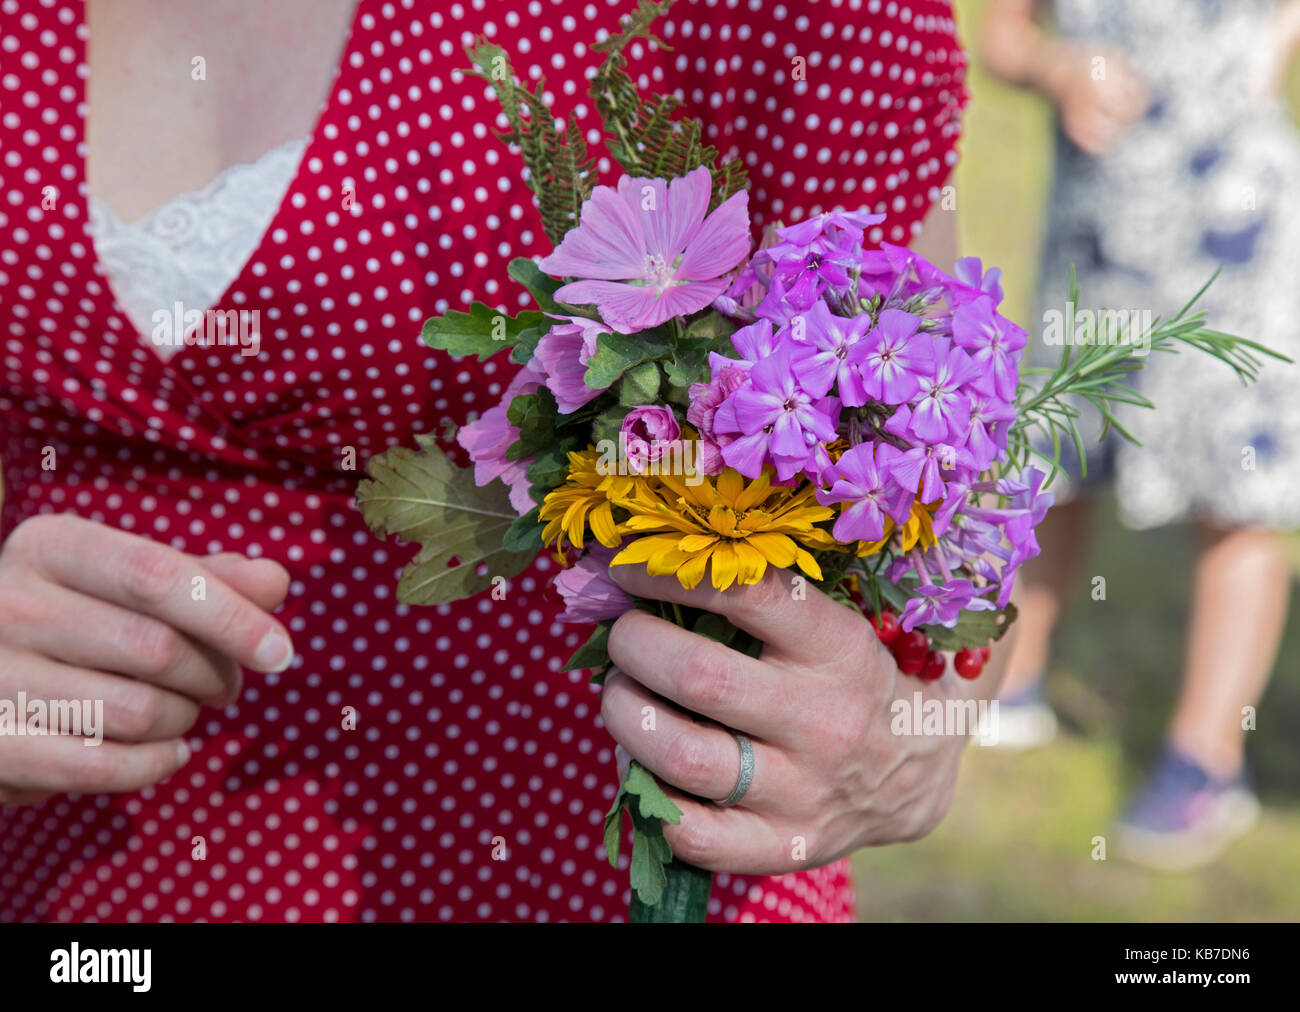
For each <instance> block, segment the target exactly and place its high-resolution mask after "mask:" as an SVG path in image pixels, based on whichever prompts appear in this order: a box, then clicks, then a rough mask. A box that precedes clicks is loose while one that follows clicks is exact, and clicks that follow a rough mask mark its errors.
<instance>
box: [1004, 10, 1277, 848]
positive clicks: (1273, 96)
mask: <svg viewBox="0 0 1300 1012" xmlns="http://www.w3.org/2000/svg"><path fill="white" fill-rule="evenodd" d="M1049 9H1050V11H1051V13H1052V14H1053V15H1054V19H1055V23H1056V30H1055V31H1044V30H1042V29H1040V28H1039V27H1038V25H1037V24H1036V22H1035V17H1036V16H1037V15H1039V14H1044V13H1047V11H1048V10H1049ZM985 39H986V47H985V48H986V53H987V57H988V62H989V65H990V68H991V69H992V70H993V71H994V72H995V73H997V74H998V75H1000V76H1002V77H1004V78H1006V79H1008V80H1012V81H1015V82H1018V83H1022V84H1025V85H1028V86H1030V87H1033V88H1035V89H1037V90H1039V91H1041V92H1042V93H1043V94H1044V95H1045V96H1047V97H1048V98H1049V99H1051V100H1052V101H1053V103H1054V105H1055V106H1056V109H1057V111H1058V114H1059V115H1058V123H1059V130H1058V143H1057V160H1056V171H1055V176H1054V180H1053V193H1052V202H1051V211H1050V220H1049V233H1048V238H1047V243H1046V256H1045V262H1044V270H1043V279H1042V290H1043V291H1044V292H1045V293H1053V292H1059V291H1060V290H1061V287H1060V286H1061V279H1062V278H1064V277H1065V276H1066V272H1067V270H1068V268H1069V265H1070V264H1074V265H1075V266H1076V267H1077V269H1078V274H1079V283H1080V286H1081V289H1082V291H1083V295H1084V298H1085V300H1086V301H1087V303H1088V304H1089V305H1094V306H1105V307H1107V308H1110V309H1115V310H1148V311H1151V312H1153V313H1155V314H1158V315H1161V316H1164V317H1166V318H1167V317H1169V316H1171V315H1172V314H1173V313H1175V312H1177V311H1178V309H1179V308H1180V307H1181V305H1182V303H1183V302H1184V301H1185V300H1186V298H1187V295H1188V294H1189V293H1191V292H1195V291H1197V290H1198V289H1199V288H1200V287H1201V285H1203V284H1204V283H1205V282H1206V281H1207V280H1209V278H1210V277H1211V275H1213V274H1214V273H1215V271H1216V270H1219V269H1221V271H1222V273H1221V274H1220V275H1219V277H1218V278H1217V280H1216V281H1215V283H1214V285H1213V286H1212V287H1211V288H1210V290H1209V291H1208V293H1207V294H1206V296H1205V298H1204V300H1203V301H1202V302H1201V304H1200V308H1203V309H1205V310H1206V312H1207V313H1208V315H1209V318H1210V319H1211V320H1218V321H1221V322H1222V324H1223V325H1224V327H1225V328H1226V329H1228V330H1231V331H1233V332H1234V333H1239V334H1245V335H1247V336H1249V337H1251V338H1253V339H1255V340H1258V341H1261V342H1263V343H1264V344H1265V345H1267V346H1269V347H1270V348H1273V349H1275V350H1277V351H1280V352H1282V353H1284V354H1286V355H1288V356H1290V357H1291V358H1293V359H1294V358H1296V357H1297V355H1300V337H1297V333H1296V326H1295V315H1296V309H1297V308H1300V307H1298V305H1297V301H1296V294H1295V277H1296V273H1297V271H1300V227H1297V219H1296V211H1297V207H1300V141H1298V138H1297V135H1296V131H1295V128H1294V126H1293V125H1292V123H1291V120H1290V116H1289V114H1288V112H1287V110H1286V109H1285V107H1284V105H1283V103H1282V101H1281V98H1280V96H1279V95H1278V90H1279V85H1280V79H1281V76H1282V71H1283V70H1284V69H1285V67H1286V65H1287V63H1288V62H1289V60H1290V57H1291V54H1292V53H1293V52H1294V49H1295V47H1296V45H1297V42H1300V4H1296V3H1294V2H1286V3H1274V2H1273V0H1234V2H1232V3H1227V2H1220V0H1193V2H1182V0H1178V2H1174V0H1144V2H1142V3H1137V2H1134V0H1056V2H1054V3H1052V4H1047V3H1040V2H1036V0H999V2H998V3H997V4H995V5H993V6H992V7H990V8H989V18H988V21H987V23H986V30H985ZM1050 299H1051V295H1050V294H1047V295H1045V296H1044V298H1043V300H1042V301H1043V303H1044V305H1043V308H1044V309H1056V310H1058V311H1060V312H1065V311H1066V307H1065V306H1062V305H1055V306H1054V305H1052V304H1051V302H1050ZM1047 350H1048V351H1049V352H1050V351H1053V349H1047ZM1055 351H1059V349H1055ZM1295 383H1296V372H1295V367H1294V366H1290V365H1286V364H1285V363H1271V364H1270V365H1269V367H1268V368H1267V369H1266V370H1264V373H1263V375H1262V377H1261V379H1260V382H1259V383H1257V384H1252V385H1251V386H1250V388H1249V389H1245V388H1243V387H1242V386H1241V384H1240V383H1238V382H1237V381H1236V379H1235V377H1233V376H1232V374H1231V373H1230V372H1229V371H1228V370H1226V369H1224V368H1223V367H1222V366H1221V365H1220V364H1219V363H1217V362H1214V361H1212V360H1210V359H1209V358H1207V357H1205V356H1200V355H1179V356H1161V357H1160V360H1159V361H1154V360H1153V361H1152V362H1151V363H1150V367H1149V369H1148V370H1147V371H1145V372H1144V373H1143V374H1142V377H1141V385H1142V392H1143V393H1144V394H1146V395H1147V396H1148V397H1149V398H1150V399H1151V400H1152V401H1154V402H1155V403H1156V404H1157V405H1158V406H1159V410H1157V411H1155V412H1147V411H1134V412H1132V414H1131V415H1130V416H1126V417H1125V418H1124V424H1125V425H1126V426H1127V427H1128V428H1129V429H1130V431H1131V432H1133V434H1134V435H1135V436H1136V437H1137V438H1138V439H1139V440H1141V442H1142V444H1143V445H1142V446H1141V447H1140V448H1139V447H1135V446H1132V445H1129V444H1125V443H1122V442H1119V443H1117V445H1116V446H1115V447H1114V448H1113V450H1114V452H1113V456H1114V461H1113V469H1114V473H1115V480H1116V493H1117V498H1118V501H1119V507H1120V512H1121V517H1122V519H1123V520H1124V521H1125V523H1126V524H1127V525H1128V526H1130V527H1132V528H1136V529H1143V528H1150V527H1155V526H1158V525H1161V524H1166V523H1170V522H1175V521H1180V520H1190V521H1192V522H1194V524H1195V526H1196V531H1197V536H1198V542H1199V544H1198V551H1197V559H1196V569H1195V582H1194V588H1193V595H1192V603H1191V614H1190V616H1189V623H1188V630H1189V631H1188V641H1187V648H1186V656H1185V658H1184V660H1183V668H1182V676H1183V679H1182V690H1181V694H1180V697H1179V701H1178V705H1177V707H1176V710H1175V713H1174V715H1173V718H1172V720H1171V722H1170V727H1169V731H1168V740H1167V743H1166V746H1165V748H1164V750H1163V754H1162V755H1161V756H1160V758H1159V759H1158V761H1157V762H1156V763H1155V765H1154V767H1153V769H1152V770H1151V772H1150V774H1149V776H1148V778H1147V782H1146V784H1145V786H1144V787H1143V788H1142V790H1141V791H1140V792H1139V793H1138V795H1137V797H1136V798H1135V799H1134V801H1133V803H1132V805H1131V806H1130V808H1129V809H1128V811H1127V813H1126V814H1125V815H1124V817H1123V819H1122V820H1121V823H1120V826H1119V834H1118V843H1119V845H1120V847H1121V849H1122V850H1123V852H1124V853H1126V854H1127V855H1128V856H1129V857H1131V858H1133V859H1135V860H1138V861H1141V862H1143V863H1146V864H1151V865H1154V866H1157V867H1176V868H1178V867H1190V866H1193V865H1197V864H1201V863H1204V862H1205V861H1208V860H1210V859H1211V858H1213V857H1214V856H1215V855H1216V854H1217V853H1218V852H1219V851H1220V850H1221V849H1222V848H1223V847H1224V846H1225V845H1226V844H1227V843H1228V842H1229V841H1230V840H1231V839H1233V838H1234V837H1236V836H1238V835H1240V834H1241V833H1242V832H1244V831H1245V830H1246V829H1248V828H1249V827H1250V825H1251V824H1252V823H1253V821H1254V818H1255V816H1256V814H1257V811H1258V802H1257V800H1256V798H1255V796H1254V794H1253V792H1252V791H1251V789H1250V787H1249V783H1248V778H1247V774H1246V764H1245V756H1244V749H1245V734H1244V733H1243V732H1244V730H1245V729H1247V728H1249V727H1253V726H1254V724H1253V719H1252V717H1251V714H1252V713H1253V709H1254V707H1255V705H1256V704H1257V703H1258V702H1259V698H1260V696H1261V695H1262V693H1263V691H1264V688H1265V686H1266V684H1267V681H1268V677H1269V673H1270V671H1271V669H1272V667H1273V665H1274V663H1275V660H1276V656H1277V650H1278V646H1279V644H1280V641H1281V636H1282V629H1283V624H1284V621H1285V616H1286V610H1287V597H1288V592H1289V583H1290V574H1289V569H1290V567H1289V565H1288V562H1287V553H1286V545H1285V542H1284V541H1283V539H1282V537H1281V535H1280V530H1282V529H1285V528H1289V527H1294V526H1296V524H1297V523H1298V522H1300V508H1298V507H1297V503H1300V399H1298V398H1297V397H1296V396H1295ZM1207 405H1213V410H1206V407H1207ZM1106 450H1107V451H1109V450H1110V448H1109V447H1107V448H1106ZM1108 456H1110V454H1109V452H1106V453H1100V454H1098V459H1097V460H1093V461H1090V462H1089V468H1088V470H1089V483H1088V484H1087V488H1088V489H1089V490H1090V489H1091V487H1092V482H1094V481H1095V480H1096V479H1097V478H1099V477H1101V476H1102V475H1104V474H1105V473H1106V471H1107V464H1108V460H1107V457H1108ZM1067 466H1072V465H1068V464H1067ZM1075 470H1077V468H1075ZM1053 514H1054V516H1052V517H1049V519H1048V522H1047V523H1046V524H1045V525H1044V526H1043V528H1042V529H1041V530H1040V538H1041V539H1043V540H1042V545H1043V556H1044V558H1050V559H1051V560H1052V562H1051V563H1050V564H1043V560H1042V559H1040V560H1036V563H1031V564H1030V566H1029V567H1027V569H1026V572H1025V581H1024V583H1023V584H1022V588H1023V595H1024V601H1023V607H1022V612H1021V621H1020V623H1018V625H1019V629H1018V637H1017V641H1016V646H1015V649H1014V650H1013V651H1012V653H1011V656H1010V659H1009V661H1008V676H1007V690H1008V693H1009V694H1011V696H1012V698H1011V699H1010V700H1004V701H1003V705H1002V711H1001V712H1002V716H1003V720H1004V724H1003V728H1002V729H1003V731H1004V732H1006V733H1005V734H1004V735H1003V741H1008V740H1009V739H1010V738H1011V737H1012V731H1013V727H1012V722H1013V721H1016V720H1017V714H1018V713H1019V714H1022V715H1023V716H1024V718H1025V719H1023V720H1021V721H1020V722H1021V723H1023V724H1024V725H1025V726H1026V729H1027V731H1028V732H1029V733H1028V734H1027V736H1026V738H1025V740H1026V741H1032V740H1034V739H1036V738H1040V737H1041V732H1043V731H1046V732H1047V733H1049V734H1050V732H1051V731H1052V730H1053V729H1054V727H1055V719H1054V718H1053V717H1052V716H1051V713H1050V711H1049V710H1047V709H1046V708H1045V706H1044V705H1043V704H1042V703H1041V702H1034V700H1035V699H1037V697H1038V691H1037V686H1038V683H1039V681H1040V679H1041V676H1042V673H1043V669H1044V667H1045V665H1046V660H1047V654H1048V645H1049V642H1050V635H1051V630H1052V626H1053V624H1054V619H1055V616H1056V614H1057V612H1058V609H1059V607H1060V605H1061V603H1062V600H1063V598H1064V595H1065V593H1066V592H1067V591H1068V589H1069V588H1070V587H1071V586H1072V585H1073V584H1074V582H1075V581H1077V579H1078V565H1077V563H1078V561H1079V556H1080V554H1081V553H1080V549H1079V540H1080V539H1079V532H1080V531H1081V530H1086V528H1087V525H1088V522H1089V520H1090V504H1089V502H1088V500H1087V498H1078V499H1075V500H1074V501H1072V502H1068V503H1065V504H1063V505H1058V506H1057V507H1056V508H1055V509H1054V510H1053ZM1035 727H1036V728H1037V730H1035Z"/></svg>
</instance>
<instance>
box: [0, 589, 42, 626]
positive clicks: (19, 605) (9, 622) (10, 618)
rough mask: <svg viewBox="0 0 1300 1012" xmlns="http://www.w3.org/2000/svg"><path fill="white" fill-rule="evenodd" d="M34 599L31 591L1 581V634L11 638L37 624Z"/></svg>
mask: <svg viewBox="0 0 1300 1012" xmlns="http://www.w3.org/2000/svg"><path fill="white" fill-rule="evenodd" d="M34 601H35V597H34V595H32V594H31V593H30V592H27V591H24V590H22V589H20V588H18V587H15V586H13V585H12V584H10V583H8V582H5V583H0V635H4V637H5V638H6V639H11V638H12V634H13V633H15V632H18V631H20V630H22V629H25V628H28V627H29V626H31V625H33V624H35V622H36V620H37V619H38V615H37V614H36V612H37V609H36V608H35V607H33V604H34Z"/></svg>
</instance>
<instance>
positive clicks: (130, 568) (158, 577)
mask: <svg viewBox="0 0 1300 1012" xmlns="http://www.w3.org/2000/svg"><path fill="white" fill-rule="evenodd" d="M179 577H180V560H179V558H178V556H177V555H176V553H175V552H174V551H172V550H171V549H169V548H166V547H164V546H163V545H155V544H152V543H149V542H145V543H144V544H141V545H137V546H135V547H133V548H131V549H130V551H129V552H128V553H127V555H126V558H125V559H123V560H122V570H121V576H120V577H119V579H120V580H121V586H122V591H123V593H124V594H125V595H126V598H127V600H130V601H136V602H140V603H143V604H158V603H160V602H162V601H165V600H166V599H167V597H168V596H169V595H171V594H172V593H174V591H175V589H176V584H177V580H178V579H179Z"/></svg>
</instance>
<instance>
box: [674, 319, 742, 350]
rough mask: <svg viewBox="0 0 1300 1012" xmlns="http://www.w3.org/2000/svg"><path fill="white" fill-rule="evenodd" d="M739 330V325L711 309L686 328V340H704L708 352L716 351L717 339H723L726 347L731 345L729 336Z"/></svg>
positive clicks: (717, 348)
mask: <svg viewBox="0 0 1300 1012" xmlns="http://www.w3.org/2000/svg"><path fill="white" fill-rule="evenodd" d="M739 329H740V324H738V323H737V322H736V321H735V320H733V319H732V318H731V317H729V316H724V315H723V314H722V313H719V312H718V311H717V310H716V309H711V310H709V311H708V312H707V313H704V314H702V315H700V316H697V317H696V318H695V319H694V320H692V321H691V322H690V323H689V324H688V325H687V327H686V334H685V336H686V337H687V338H706V339H707V340H708V342H709V344H710V345H713V346H714V347H712V348H711V349H710V350H712V351H718V350H720V349H719V347H718V344H719V339H720V338H725V339H726V340H725V343H726V345H727V346H728V347H730V345H731V335H732V334H734V333H735V332H736V331H737V330H739Z"/></svg>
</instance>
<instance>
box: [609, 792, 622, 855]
mask: <svg viewBox="0 0 1300 1012" xmlns="http://www.w3.org/2000/svg"><path fill="white" fill-rule="evenodd" d="M622 844H623V795H622V793H621V792H620V793H619V795H618V797H616V798H615V799H614V807H613V808H611V809H610V810H609V811H608V812H606V813H605V856H606V857H608V858H609V866H610V867H611V868H617V867H618V852H619V850H620V849H622Z"/></svg>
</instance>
